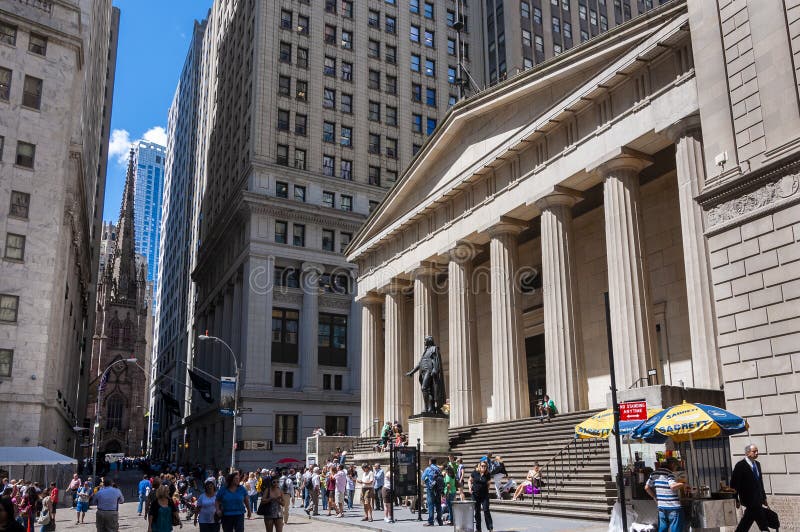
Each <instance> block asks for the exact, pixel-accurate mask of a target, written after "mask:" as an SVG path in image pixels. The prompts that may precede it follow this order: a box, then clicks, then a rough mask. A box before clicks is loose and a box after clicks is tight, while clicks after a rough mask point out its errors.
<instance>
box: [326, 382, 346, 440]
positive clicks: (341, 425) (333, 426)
mask: <svg viewBox="0 0 800 532" xmlns="http://www.w3.org/2000/svg"><path fill="white" fill-rule="evenodd" d="M334 377H335V378H336V379H338V382H339V387H338V388H336V387H334V389H335V390H341V389H342V386H341V385H342V376H341V375H335V376H334ZM336 379H334V382H335V381H336ZM325 434H327V435H328V436H347V416H325Z"/></svg>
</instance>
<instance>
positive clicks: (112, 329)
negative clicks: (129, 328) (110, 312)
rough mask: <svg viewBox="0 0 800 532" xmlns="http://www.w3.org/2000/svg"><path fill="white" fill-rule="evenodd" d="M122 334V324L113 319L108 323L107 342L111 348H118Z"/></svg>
mask: <svg viewBox="0 0 800 532" xmlns="http://www.w3.org/2000/svg"><path fill="white" fill-rule="evenodd" d="M121 333H122V324H121V323H120V321H119V320H118V319H117V318H116V317H114V318H111V321H110V322H108V341H109V344H110V345H111V346H113V347H117V346H119V342H120V336H121Z"/></svg>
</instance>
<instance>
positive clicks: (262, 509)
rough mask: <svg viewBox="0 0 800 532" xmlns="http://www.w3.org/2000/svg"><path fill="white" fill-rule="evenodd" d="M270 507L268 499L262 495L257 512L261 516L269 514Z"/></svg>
mask: <svg viewBox="0 0 800 532" xmlns="http://www.w3.org/2000/svg"><path fill="white" fill-rule="evenodd" d="M268 508H269V503H267V501H266V500H264V498H263V497H262V498H261V503H260V504H259V505H258V509H256V514H257V515H261V516H264V515H267V511H268Z"/></svg>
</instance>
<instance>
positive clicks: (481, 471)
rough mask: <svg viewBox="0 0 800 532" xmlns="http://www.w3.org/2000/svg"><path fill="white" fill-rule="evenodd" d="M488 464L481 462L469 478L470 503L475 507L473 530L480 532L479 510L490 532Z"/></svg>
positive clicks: (491, 526)
mask: <svg viewBox="0 0 800 532" xmlns="http://www.w3.org/2000/svg"><path fill="white" fill-rule="evenodd" d="M490 481H491V477H490V476H489V463H488V462H487V461H481V462H480V463H479V464H478V467H477V469H476V470H475V471H473V472H472V473H471V474H470V477H469V491H470V492H471V493H472V501H473V505H474V507H475V530H476V532H481V510H483V517H484V519H485V520H486V528H488V529H489V532H492V529H493V528H494V526H493V524H492V514H491V512H490V511H489V482H490Z"/></svg>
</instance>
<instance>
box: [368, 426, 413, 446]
mask: <svg viewBox="0 0 800 532" xmlns="http://www.w3.org/2000/svg"><path fill="white" fill-rule="evenodd" d="M390 445H393V446H394V447H403V446H406V445H408V435H407V434H405V433H404V432H403V426H402V425H401V424H400V423H399V422H398V421H389V420H387V421H385V422H384V423H383V427H381V437H380V440H378V441H377V442H376V443H375V445H374V446H373V449H372V450H373V451H375V452H385V451H388V450H389V447H390Z"/></svg>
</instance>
